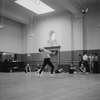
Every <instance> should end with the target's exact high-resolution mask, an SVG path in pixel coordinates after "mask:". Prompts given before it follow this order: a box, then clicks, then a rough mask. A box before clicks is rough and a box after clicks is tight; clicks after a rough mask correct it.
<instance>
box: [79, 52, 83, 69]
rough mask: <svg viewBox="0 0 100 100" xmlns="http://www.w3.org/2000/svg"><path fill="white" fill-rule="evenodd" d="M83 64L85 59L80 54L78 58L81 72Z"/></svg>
mask: <svg viewBox="0 0 100 100" xmlns="http://www.w3.org/2000/svg"><path fill="white" fill-rule="evenodd" d="M82 62H83V57H82V55H81V54H79V56H78V63H79V71H80V67H81V64H82Z"/></svg>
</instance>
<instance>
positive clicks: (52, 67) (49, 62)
mask: <svg viewBox="0 0 100 100" xmlns="http://www.w3.org/2000/svg"><path fill="white" fill-rule="evenodd" d="M47 64H48V65H49V66H50V67H51V74H53V71H54V66H53V64H52V62H51V61H50V58H45V59H44V62H43V65H42V68H41V70H40V72H39V74H41V72H42V71H43V69H44V68H45V66H46V65H47Z"/></svg>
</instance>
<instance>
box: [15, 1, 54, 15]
mask: <svg viewBox="0 0 100 100" xmlns="http://www.w3.org/2000/svg"><path fill="white" fill-rule="evenodd" d="M15 2H16V3H17V4H19V5H21V6H23V7H25V8H27V9H29V10H31V11H33V12H35V13H37V14H43V13H48V12H52V11H55V10H54V9H52V8H51V7H49V6H48V5H46V4H45V3H43V2H42V1H40V0H16V1H15Z"/></svg>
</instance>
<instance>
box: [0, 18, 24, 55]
mask: <svg viewBox="0 0 100 100" xmlns="http://www.w3.org/2000/svg"><path fill="white" fill-rule="evenodd" d="M4 25H5V27H4V28H3V29H0V51H2V52H12V53H20V54H22V53H23V50H24V49H25V46H24V47H23V44H24V43H23V39H24V38H23V37H24V35H23V33H24V32H23V24H21V23H19V22H16V21H13V20H11V19H8V18H4ZM24 34H25V33H24ZM22 47H23V48H24V49H22Z"/></svg>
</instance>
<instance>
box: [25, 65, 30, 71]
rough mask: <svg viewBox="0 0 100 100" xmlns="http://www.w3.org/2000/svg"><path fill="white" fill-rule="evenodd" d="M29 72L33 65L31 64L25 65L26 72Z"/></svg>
mask: <svg viewBox="0 0 100 100" xmlns="http://www.w3.org/2000/svg"><path fill="white" fill-rule="evenodd" d="M27 72H31V67H30V65H29V64H27V65H26V66H25V73H27Z"/></svg>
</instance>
